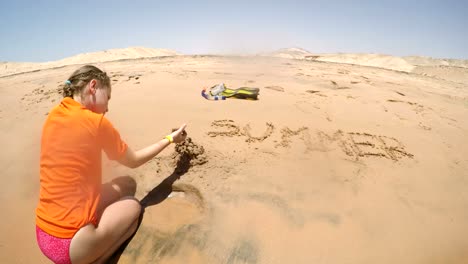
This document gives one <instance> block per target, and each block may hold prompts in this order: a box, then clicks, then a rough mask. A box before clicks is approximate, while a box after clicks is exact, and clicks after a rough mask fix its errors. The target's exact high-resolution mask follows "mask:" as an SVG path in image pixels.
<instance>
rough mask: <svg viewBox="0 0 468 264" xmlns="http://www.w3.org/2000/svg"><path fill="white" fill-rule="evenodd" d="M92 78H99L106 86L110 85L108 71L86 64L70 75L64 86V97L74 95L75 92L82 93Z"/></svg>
mask: <svg viewBox="0 0 468 264" xmlns="http://www.w3.org/2000/svg"><path fill="white" fill-rule="evenodd" d="M92 79H96V80H99V81H100V82H101V84H102V85H103V86H105V87H110V78H109V76H107V73H106V72H103V71H102V70H100V69H99V68H97V67H95V66H93V65H85V66H82V67H80V68H79V69H78V70H76V71H75V72H73V73H72V75H70V77H68V80H67V81H66V82H65V84H64V86H63V91H62V94H63V97H73V95H75V94H80V93H81V92H82V90H83V88H84V87H85V86H86V85H87V84H88V83H89V82H90V81H91V80H92Z"/></svg>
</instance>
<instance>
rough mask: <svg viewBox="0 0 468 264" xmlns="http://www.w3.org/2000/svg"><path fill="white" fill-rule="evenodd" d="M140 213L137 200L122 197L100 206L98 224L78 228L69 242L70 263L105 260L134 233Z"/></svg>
mask: <svg viewBox="0 0 468 264" xmlns="http://www.w3.org/2000/svg"><path fill="white" fill-rule="evenodd" d="M140 214H141V205H140V203H139V202H138V201H137V200H135V199H133V198H126V199H125V198H123V199H121V200H119V201H117V202H115V203H113V204H111V205H109V206H108V207H107V208H105V209H104V211H103V213H102V216H101V219H100V221H99V225H98V226H97V227H94V226H93V225H91V224H90V225H87V226H84V227H82V228H81V229H80V230H78V232H77V233H76V234H75V236H74V237H73V239H72V241H71V244H70V258H71V261H72V263H73V264H77V263H92V262H95V261H98V260H102V261H104V260H105V257H106V256H107V257H108V255H109V256H110V254H112V253H113V251H112V250H114V251H115V250H116V249H117V248H118V246H119V245H120V244H122V243H123V242H124V241H125V240H126V239H127V238H129V237H130V236H131V235H132V234H133V232H135V230H136V227H137V225H138V218H139V217H140Z"/></svg>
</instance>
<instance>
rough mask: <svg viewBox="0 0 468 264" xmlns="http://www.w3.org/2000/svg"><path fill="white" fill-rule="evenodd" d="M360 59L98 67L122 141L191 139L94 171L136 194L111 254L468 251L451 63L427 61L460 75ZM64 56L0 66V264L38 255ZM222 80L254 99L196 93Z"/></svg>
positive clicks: (279, 256) (333, 255) (464, 106)
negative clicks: (121, 244) (130, 184)
mask: <svg viewBox="0 0 468 264" xmlns="http://www.w3.org/2000/svg"><path fill="white" fill-rule="evenodd" d="M294 52H298V53H301V51H300V50H295V51H294ZM132 56H136V55H132ZM116 57H118V56H116ZM76 58H81V59H76V60H71V61H73V63H80V64H81V63H87V62H90V61H86V60H87V58H90V57H89V56H87V55H86V56H85V55H83V56H78V57H76ZM114 58H115V57H114ZM331 58H338V57H333V56H332V57H331ZM343 58H344V59H347V58H349V61H352V59H353V58H354V59H355V60H359V58H357V57H356V55H352V56H351V55H350V56H349V57H346V56H344V57H343ZM365 58H367V60H368V61H371V62H375V61H378V63H382V64H383V65H380V66H382V67H380V68H377V67H368V66H360V65H352V64H342V63H336V62H326V61H314V60H304V59H302V60H299V59H288V58H277V57H261V56H251V57H247V56H244V57H234V56H229V57H223V56H169V57H158V58H146V59H133V60H117V61H107V62H99V63H96V64H97V65H98V66H99V67H101V68H102V69H104V70H105V71H107V72H108V73H109V75H110V76H111V79H112V86H113V91H112V100H111V102H110V111H109V113H108V114H106V116H107V117H108V118H109V119H110V120H111V121H112V123H113V124H114V126H115V127H116V128H117V129H118V130H119V131H120V133H121V135H122V137H123V139H124V140H125V141H126V142H127V143H128V144H129V145H130V146H131V147H132V148H134V149H139V148H141V147H144V146H146V145H148V144H151V143H153V142H155V141H158V140H160V138H162V137H163V136H164V135H166V134H167V133H168V132H169V131H171V128H173V127H176V126H178V125H180V124H182V123H184V122H187V123H188V127H187V132H188V135H189V137H190V139H191V141H190V142H187V143H186V144H185V145H184V146H171V147H169V148H168V149H166V150H164V152H162V153H161V154H160V155H159V156H158V157H156V158H155V159H153V160H151V161H150V162H149V163H147V164H145V165H144V166H142V167H140V168H137V169H135V170H130V169H127V168H124V167H122V166H120V165H118V164H116V163H113V162H109V161H107V160H106V159H104V165H103V177H104V180H105V181H108V180H110V179H114V178H116V177H121V176H125V177H130V178H131V179H133V181H135V182H136V184H137V190H136V197H137V198H138V199H142V200H143V201H144V204H145V205H146V206H147V207H146V210H145V216H144V218H143V222H142V225H141V227H140V229H139V230H138V232H137V234H136V235H135V237H134V239H133V240H132V241H131V242H130V244H129V245H128V247H127V248H126V249H125V250H124V252H123V254H122V255H121V256H120V261H119V263H268V264H272V263H273V264H274V263H331V264H334V263H337V264H339V263H351V264H354V263H356V264H358V263H359V264H360V263H384V264H385V263H389V264H390V263H391V264H393V263H400V264H425V263H468V253H467V250H466V249H467V248H468V229H467V228H466V222H467V221H466V220H467V219H468V211H467V210H466V208H468V197H467V195H466V190H467V189H468V176H467V173H466V172H467V171H468V158H467V157H468V142H467V140H466V139H467V136H468V120H467V118H466V117H467V116H468V90H467V88H466V87H467V86H466V85H465V84H464V82H463V78H465V76H466V75H465V72H464V71H462V70H463V68H461V67H456V68H454V67H450V66H440V68H433V69H432V70H433V71H435V70H436V69H439V70H441V71H440V72H437V75H438V76H442V77H444V76H448V77H444V78H450V79H457V80H459V81H452V80H450V81H448V80H446V79H444V78H442V77H441V78H439V77H433V76H429V75H427V76H426V75H423V74H421V73H414V72H409V73H408V72H402V71H395V70H388V69H385V68H386V67H387V68H388V67H396V66H398V65H399V64H398V63H399V62H400V60H392V59H390V60H386V59H387V58H386V57H382V58H381V59H380V60H379V58H376V57H373V56H367V57H365ZM386 61H387V62H388V63H389V65H384V64H385V62H386ZM11 65H12V67H15V64H11ZM402 65H403V66H404V67H407V65H406V64H404V63H403V64H402ZM416 67H428V66H416ZM430 67H433V66H430ZM438 67H439V66H438ZM76 68H77V66H75V65H68V66H63V67H60V68H47V69H45V68H44V69H41V70H37V71H34V72H29V73H24V74H19V75H10V76H3V77H0V87H1V88H2V89H0V98H1V99H0V100H1V103H0V124H1V125H0V140H1V141H0V143H1V145H2V147H3V148H4V150H5V151H2V152H0V167H1V168H2V169H3V171H2V176H1V177H3V178H2V182H3V183H4V184H5V186H6V187H5V188H3V190H2V192H0V205H1V209H2V212H3V216H2V221H0V233H1V234H2V235H1V236H0V262H1V263H48V262H47V260H46V259H45V257H44V256H43V255H42V254H41V252H40V251H39V249H38V247H37V245H36V242H35V233H34V209H35V206H36V203H37V197H38V188H39V187H38V186H39V180H38V177H39V176H38V164H39V150H40V136H41V129H42V124H43V122H44V120H45V118H46V117H47V114H48V112H49V111H50V109H51V108H52V107H53V106H55V105H57V104H58V102H59V101H60V100H61V96H60V94H59V93H58V92H57V89H59V88H60V85H61V84H63V81H64V80H65V79H66V78H67V76H68V75H69V74H70V73H71V72H72V71H74V70H75V69H76ZM415 69H423V68H415ZM415 69H413V71H414V70H415ZM428 69H429V68H426V70H428ZM453 69H457V70H453ZM2 75H5V74H3V72H2ZM221 82H223V83H225V84H226V85H228V86H229V87H233V88H235V87H240V86H250V87H258V88H260V96H259V100H257V101H248V100H236V99H227V100H223V101H209V100H205V98H203V97H202V96H201V95H200V92H201V90H202V88H203V87H210V86H211V85H214V84H217V83H221ZM465 83H466V81H465ZM174 171H176V172H178V173H179V174H182V176H181V177H180V178H177V177H174V174H173V172H174Z"/></svg>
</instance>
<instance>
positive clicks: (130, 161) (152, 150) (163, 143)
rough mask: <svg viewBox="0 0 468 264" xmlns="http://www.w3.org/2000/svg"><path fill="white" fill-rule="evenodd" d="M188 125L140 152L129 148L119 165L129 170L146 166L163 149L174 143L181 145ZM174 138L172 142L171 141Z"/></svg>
mask: <svg viewBox="0 0 468 264" xmlns="http://www.w3.org/2000/svg"><path fill="white" fill-rule="evenodd" d="M185 127H186V125H185V124H183V125H182V126H181V127H180V128H179V129H177V130H176V131H174V132H172V133H171V134H170V135H169V136H168V137H169V139H168V137H166V138H164V139H162V140H160V141H159V142H157V143H155V144H152V145H149V146H147V147H145V148H142V149H140V150H138V151H133V150H131V149H130V148H127V152H126V153H125V155H124V156H123V158H122V159H120V160H119V163H120V164H122V165H125V166H127V167H129V168H137V167H140V166H141V165H143V164H145V163H146V162H147V161H149V160H150V159H152V158H154V157H155V156H156V155H158V154H159V153H160V152H161V151H162V150H163V149H165V148H166V147H167V146H169V145H170V144H171V143H172V142H174V143H180V142H183V141H184V140H185V138H186V137H187V133H186V132H185ZM170 138H172V140H173V141H172V142H171V141H170Z"/></svg>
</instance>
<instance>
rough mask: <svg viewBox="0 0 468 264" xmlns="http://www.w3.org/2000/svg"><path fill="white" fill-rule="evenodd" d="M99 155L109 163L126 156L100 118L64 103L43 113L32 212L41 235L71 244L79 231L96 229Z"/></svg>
mask: <svg viewBox="0 0 468 264" xmlns="http://www.w3.org/2000/svg"><path fill="white" fill-rule="evenodd" d="M102 150H104V152H105V153H106V154H107V156H108V157H109V159H111V160H118V159H120V158H121V157H122V156H123V155H124V154H125V152H126V151H127V144H125V142H123V141H122V139H121V138H120V134H119V132H117V130H115V128H114V127H113V126H112V124H111V123H110V122H109V120H107V119H106V118H105V117H104V115H102V114H96V113H94V112H92V111H90V110H88V109H86V108H85V107H84V106H82V105H81V104H80V103H78V102H76V101H75V100H73V99H72V98H69V97H67V98H64V99H63V100H62V102H61V103H60V104H59V105H58V106H56V107H55V108H54V109H53V110H52V111H51V112H50V113H49V116H48V118H47V120H46V122H45V124H44V127H43V131H42V140H41V158H40V192H39V204H38V206H37V209H36V224H37V226H39V227H40V228H41V229H42V230H44V231H45V232H46V233H48V234H50V235H53V236H55V237H60V238H71V237H73V235H74V234H75V233H76V232H77V231H78V230H79V229H80V228H81V227H83V226H85V225H87V224H89V223H92V224H94V225H97V215H96V209H97V206H98V203H99V199H100V195H101V151H102Z"/></svg>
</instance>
